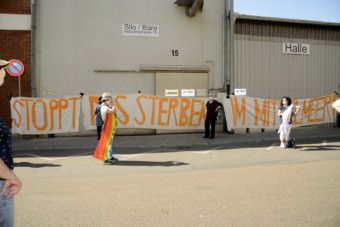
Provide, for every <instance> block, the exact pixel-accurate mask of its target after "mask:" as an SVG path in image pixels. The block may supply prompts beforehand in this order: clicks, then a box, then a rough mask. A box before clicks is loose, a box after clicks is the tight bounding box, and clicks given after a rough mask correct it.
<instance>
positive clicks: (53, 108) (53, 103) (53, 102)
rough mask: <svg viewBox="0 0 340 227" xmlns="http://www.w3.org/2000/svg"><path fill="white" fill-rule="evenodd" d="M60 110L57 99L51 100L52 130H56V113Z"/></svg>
mask: <svg viewBox="0 0 340 227" xmlns="http://www.w3.org/2000/svg"><path fill="white" fill-rule="evenodd" d="M58 109H59V102H58V100H56V99H50V119H51V125H50V130H54V111H56V110H58Z"/></svg>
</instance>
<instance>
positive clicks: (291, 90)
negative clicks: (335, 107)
mask: <svg viewBox="0 0 340 227" xmlns="http://www.w3.org/2000/svg"><path fill="white" fill-rule="evenodd" d="M282 43H304V44H309V45H310V55H292V54H283V53H282ZM234 45H235V46H234V53H235V55H234V57H235V60H234V62H235V71H234V84H233V85H234V88H246V89H247V92H248V95H249V96H252V97H262V98H280V97H282V96H284V95H288V96H290V97H292V98H294V99H295V98H308V97H316V96H322V95H328V94H330V93H332V92H333V91H339V89H338V86H339V85H340V27H335V26H322V25H310V24H295V23H278V22H272V21H256V20H246V19H237V20H236V22H235V33H234Z"/></svg>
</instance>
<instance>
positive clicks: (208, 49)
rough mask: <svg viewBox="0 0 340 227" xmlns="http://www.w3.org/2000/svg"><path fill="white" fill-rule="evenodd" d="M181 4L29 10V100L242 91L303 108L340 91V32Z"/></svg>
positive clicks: (42, 5)
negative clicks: (307, 101)
mask: <svg viewBox="0 0 340 227" xmlns="http://www.w3.org/2000/svg"><path fill="white" fill-rule="evenodd" d="M176 2H177V4H174V0H164V1H158V0H148V1H135V0H125V1H116V0H102V1H86V2H85V1H82V0H73V1H68V0H58V1H52V0H44V1H41V0H34V1H31V3H32V10H31V11H30V13H31V18H30V21H31V31H30V32H31V35H30V37H31V40H32V42H31V44H30V47H29V48H28V49H29V50H30V51H31V52H32V53H31V56H30V61H29V70H30V75H31V79H30V81H31V92H30V93H27V92H25V93H23V94H31V95H32V96H33V97H43V98H58V97H64V96H73V95H79V94H80V93H83V94H88V95H100V94H101V93H102V92H104V91H109V92H111V93H113V94H136V93H143V94H149V95H159V96H178V97H181V96H190V97H206V96H207V95H208V94H217V93H226V94H228V95H229V94H233V93H234V90H235V89H243V90H245V91H246V94H247V95H248V96H252V97H260V98H275V99H276V98H280V97H281V96H283V95H288V96H291V97H292V98H296V99H297V98H309V97H316V96H322V95H328V94H330V93H332V92H333V91H339V90H340V87H339V86H340V66H339V62H340V24H339V23H328V22H318V21H305V20H295V19H283V18H268V17H258V16H248V15H241V14H237V13H234V12H233V6H232V1H229V0H227V1H225V0H216V1H204V3H202V2H203V1H198V0H195V1H191V2H193V3H195V4H196V5H195V6H194V5H193V6H191V8H190V6H182V5H181V4H178V2H181V1H180V0H179V1H176ZM183 2H190V1H183ZM197 4H199V5H197ZM193 8H194V9H195V10H194V11H192V9H193ZM0 16H1V14H0ZM25 23H27V20H26V22H25ZM0 25H1V24H0ZM3 27H4V25H3V23H2V27H1V26H0V34H4V32H3V31H2V30H3V29H4V28H3ZM26 27H27V26H26ZM26 45H27V44H26ZM0 54H1V52H0ZM28 54H30V53H28ZM0 56H1V55H0ZM2 56H7V55H2ZM26 62H28V61H26ZM14 95H17V94H14ZM2 98H3V97H2ZM4 112H7V113H9V112H10V110H9V109H6V110H5V111H4ZM1 114H2V115H4V113H2V112H1Z"/></svg>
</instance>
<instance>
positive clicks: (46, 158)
mask: <svg viewBox="0 0 340 227" xmlns="http://www.w3.org/2000/svg"><path fill="white" fill-rule="evenodd" d="M84 154H92V151H91V152H82V153H77V154H72V155H68V156H67V157H62V158H48V157H43V156H39V155H36V154H30V153H24V154H17V155H15V157H20V156H30V157H33V158H40V159H42V160H46V161H58V160H63V159H67V158H69V157H75V156H80V155H84Z"/></svg>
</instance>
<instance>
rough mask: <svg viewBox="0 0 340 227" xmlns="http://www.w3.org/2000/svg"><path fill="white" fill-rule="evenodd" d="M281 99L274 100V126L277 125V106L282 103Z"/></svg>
mask: <svg viewBox="0 0 340 227" xmlns="http://www.w3.org/2000/svg"><path fill="white" fill-rule="evenodd" d="M280 102H281V101H280V100H272V106H273V113H274V114H273V125H272V126H273V127H276V118H277V117H278V116H277V106H278V104H279V103H280Z"/></svg>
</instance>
